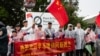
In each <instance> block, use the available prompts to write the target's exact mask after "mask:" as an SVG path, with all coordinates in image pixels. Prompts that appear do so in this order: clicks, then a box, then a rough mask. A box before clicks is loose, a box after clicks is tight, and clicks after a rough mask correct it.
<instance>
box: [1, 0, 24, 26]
mask: <svg viewBox="0 0 100 56" xmlns="http://www.w3.org/2000/svg"><path fill="white" fill-rule="evenodd" d="M22 6H23V0H0V9H1V10H0V15H1V16H0V21H3V22H4V23H5V24H6V25H13V26H14V25H15V24H17V23H20V22H21V21H22V20H23V19H24V14H25V13H24V12H23V11H22V10H21V8H22Z"/></svg>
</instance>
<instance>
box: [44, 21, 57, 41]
mask: <svg viewBox="0 0 100 56" xmlns="http://www.w3.org/2000/svg"><path fill="white" fill-rule="evenodd" d="M44 31H45V34H46V39H54V37H55V36H54V34H55V29H54V28H52V23H51V22H48V27H47V28H46V29H45V30H44Z"/></svg>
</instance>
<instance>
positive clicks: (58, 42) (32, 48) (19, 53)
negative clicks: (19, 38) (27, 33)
mask: <svg viewBox="0 0 100 56" xmlns="http://www.w3.org/2000/svg"><path fill="white" fill-rule="evenodd" d="M74 49H75V42H74V39H72V38H70V39H69V38H64V39H60V38H59V39H53V40H35V41H30V42H16V43H14V56H47V55H51V54H58V53H63V52H69V51H72V50H74Z"/></svg>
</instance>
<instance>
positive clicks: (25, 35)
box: [21, 20, 32, 41]
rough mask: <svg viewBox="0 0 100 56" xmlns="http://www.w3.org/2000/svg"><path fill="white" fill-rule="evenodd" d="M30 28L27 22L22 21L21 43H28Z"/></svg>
mask: <svg viewBox="0 0 100 56" xmlns="http://www.w3.org/2000/svg"><path fill="white" fill-rule="evenodd" d="M31 28H32V26H28V21H27V20H24V21H23V27H22V28H21V31H22V32H23V33H24V37H23V41H28V40H29V41H30V38H28V37H30V35H29V34H30V31H31Z"/></svg>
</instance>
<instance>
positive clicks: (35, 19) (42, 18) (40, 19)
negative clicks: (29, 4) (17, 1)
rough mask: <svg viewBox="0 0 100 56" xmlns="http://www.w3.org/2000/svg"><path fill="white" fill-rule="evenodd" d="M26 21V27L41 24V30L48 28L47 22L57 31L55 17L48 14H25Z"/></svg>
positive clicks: (57, 26) (57, 25) (57, 24)
mask: <svg viewBox="0 0 100 56" xmlns="http://www.w3.org/2000/svg"><path fill="white" fill-rule="evenodd" d="M26 20H28V25H29V26H32V24H33V23H36V24H41V25H42V26H43V29H45V28H47V27H48V22H52V27H53V28H54V29H55V30H56V31H57V30H58V29H59V23H58V21H57V20H56V19H55V17H54V16H53V15H52V14H50V13H45V12H26Z"/></svg>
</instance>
